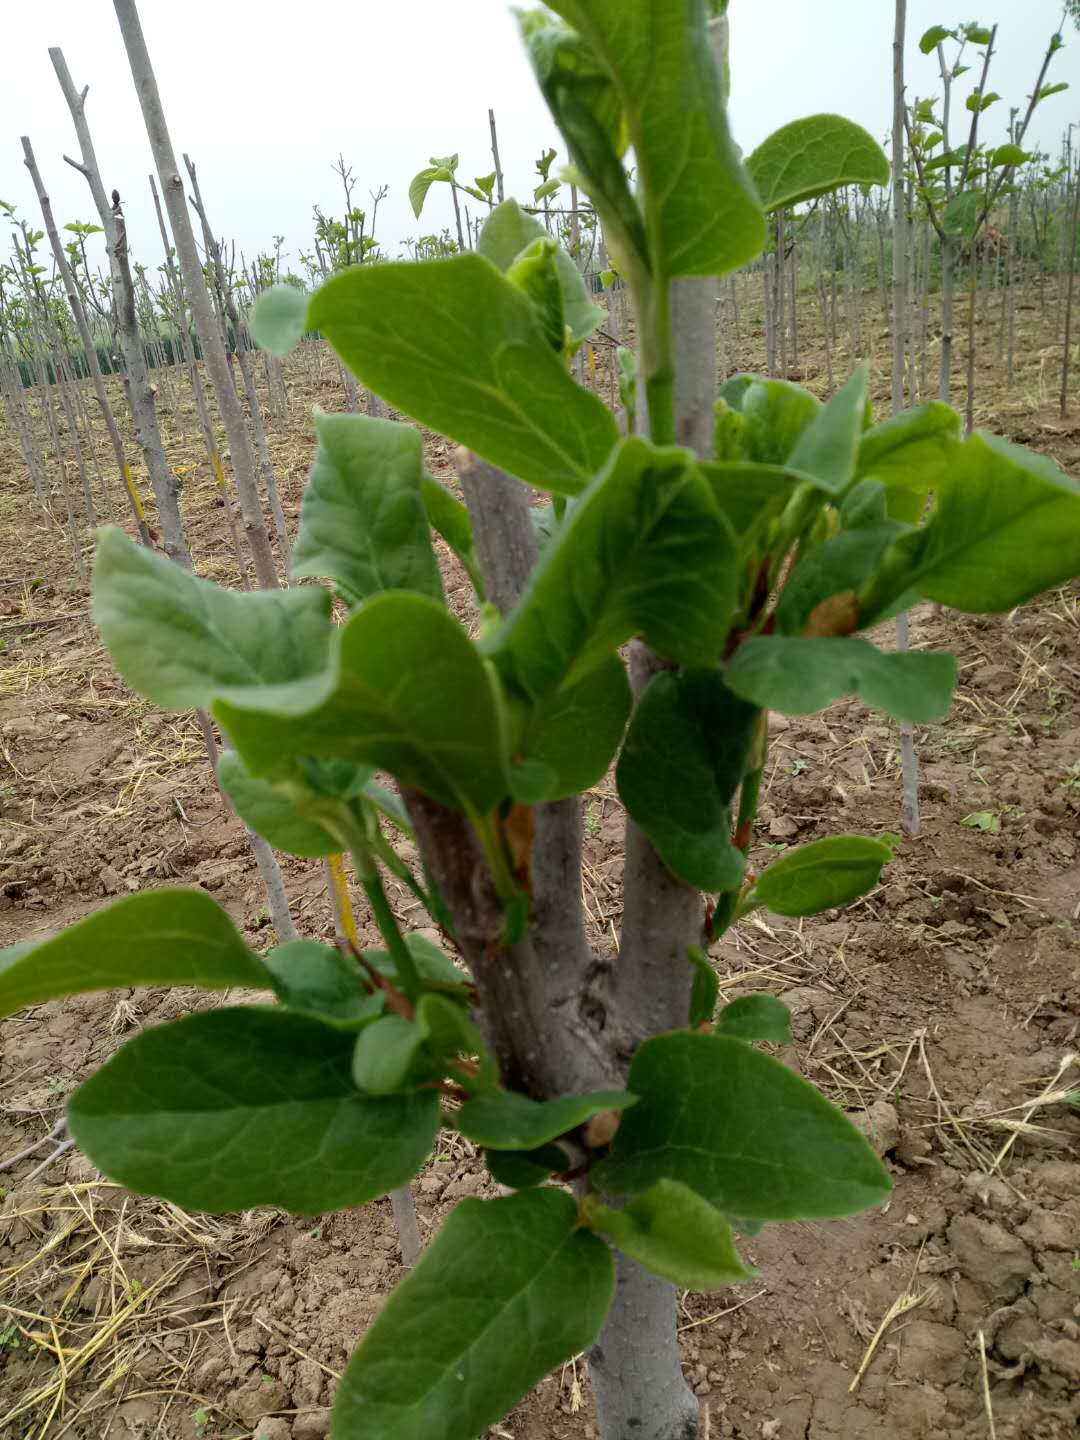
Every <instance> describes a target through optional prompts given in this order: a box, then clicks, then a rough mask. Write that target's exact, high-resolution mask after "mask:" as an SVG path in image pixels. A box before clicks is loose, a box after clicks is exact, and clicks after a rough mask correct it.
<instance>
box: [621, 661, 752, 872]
mask: <svg viewBox="0 0 1080 1440" xmlns="http://www.w3.org/2000/svg"><path fill="white" fill-rule="evenodd" d="M757 713H758V712H757V710H756V709H755V708H754V706H752V705H748V704H746V702H745V701H744V700H741V699H739V698H738V697H737V696H736V695H734V694H732V692H731V691H730V690H729V689H728V688H727V686H726V685H725V684H724V681H723V677H722V676H721V673H720V671H719V670H686V671H683V672H682V673H681V674H679V675H675V674H672V673H671V672H670V671H661V672H660V674H658V675H655V676H654V677H653V678H652V680H651V681H650V682H649V685H648V688H647V689H646V691H645V693H644V695H642V697H641V699H640V700H639V701H638V705H637V709H636V710H635V711H634V716H633V719H632V720H631V722H630V729H629V731H628V732H627V736H626V743H625V745H624V746H623V750H622V754H621V755H620V756H619V764H618V768H617V770H616V783H617V784H618V788H619V798H620V799H621V800H622V802H623V804H624V805H625V806H626V810H627V813H628V814H629V815H630V817H631V818H632V819H633V820H634V822H635V823H636V824H637V825H639V826H640V827H641V829H642V830H644V832H645V834H646V835H648V837H649V839H650V840H651V841H652V843H653V845H654V846H655V847H656V850H657V853H658V854H659V856H660V858H661V859H662V860H663V862H664V864H665V865H666V866H667V867H668V869H669V870H670V871H671V872H672V874H673V875H675V876H677V877H678V879H680V880H683V881H685V883H686V884H687V885H692V886H693V887H694V888H695V889H697V890H704V891H706V892H708V893H711V894H718V893H720V892H721V891H724V890H734V889H736V888H737V887H738V885H739V884H740V882H741V880H742V877H743V870H744V859H743V855H742V852H741V851H740V850H737V849H736V848H735V846H734V845H733V844H732V842H731V809H730V806H731V798H732V796H733V795H734V794H735V791H736V789H737V787H738V785H739V782H740V781H741V780H742V777H743V772H744V770H745V768H746V758H747V754H748V753H749V749H750V741H751V738H752V734H753V727H754V721H755V719H756V718H757Z"/></svg>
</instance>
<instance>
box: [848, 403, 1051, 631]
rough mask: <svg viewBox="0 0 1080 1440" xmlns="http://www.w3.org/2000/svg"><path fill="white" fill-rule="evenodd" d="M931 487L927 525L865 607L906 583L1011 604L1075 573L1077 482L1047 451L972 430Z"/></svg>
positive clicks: (963, 599) (998, 605)
mask: <svg viewBox="0 0 1080 1440" xmlns="http://www.w3.org/2000/svg"><path fill="white" fill-rule="evenodd" d="M936 495H937V504H936V506H935V508H934V512H933V514H932V515H931V517H930V520H929V522H928V523H927V525H926V526H925V528H924V529H922V530H920V531H917V532H916V533H914V534H912V535H908V536H905V537H903V538H902V539H901V540H899V541H897V543H896V545H895V547H894V551H893V554H892V563H891V564H890V563H889V557H886V565H885V566H884V567H883V572H882V574H881V575H880V576H879V577H878V578H876V579H874V580H871V582H870V584H869V586H868V595H867V609H868V611H869V612H871V613H876V612H877V610H878V608H879V607H881V608H883V607H884V605H885V604H887V603H888V602H889V601H890V600H891V599H892V598H893V597H894V596H895V595H896V594H898V593H900V592H901V591H903V590H906V589H908V588H914V589H915V590H917V591H918V592H919V594H920V595H924V596H925V597H926V598H927V599H928V600H937V601H939V602H940V603H941V604H942V605H951V606H953V607H954V608H955V609H957V610H965V611H967V612H969V613H972V614H982V613H986V612H991V613H993V612H998V611H1003V610H1011V609H1012V608H1013V606H1014V605H1021V604H1023V602H1024V601H1025V600H1030V599H1031V598H1032V596H1034V595H1038V594H1039V592H1040V591H1042V590H1046V589H1049V588H1050V587H1052V586H1054V585H1061V584H1063V583H1064V582H1065V581H1067V580H1071V579H1072V578H1073V577H1074V576H1075V575H1077V574H1080V481H1077V480H1075V479H1073V478H1072V476H1070V475H1066V474H1065V473H1064V472H1063V471H1061V470H1059V469H1058V468H1057V466H1056V465H1054V464H1053V463H1052V461H1050V460H1048V459H1046V457H1045V456H1042V455H1037V454H1035V453H1033V452H1032V451H1030V450H1025V449H1023V448H1022V447H1021V446H1019V445H1011V444H1009V443H1008V441H1005V440H999V439H998V438H997V437H996V436H993V435H987V434H985V433H984V432H982V431H978V432H976V433H975V434H974V435H972V436H971V437H970V439H968V440H967V441H965V442H964V444H962V445H958V446H957V447H956V450H955V453H954V455H953V457H952V460H951V462H950V464H949V466H948V467H947V469H945V470H943V472H942V474H941V476H940V477H939V479H938V481H937V486H936Z"/></svg>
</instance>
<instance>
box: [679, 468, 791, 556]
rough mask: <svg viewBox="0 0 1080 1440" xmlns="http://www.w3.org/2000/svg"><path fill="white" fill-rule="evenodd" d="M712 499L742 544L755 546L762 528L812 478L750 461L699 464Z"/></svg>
mask: <svg viewBox="0 0 1080 1440" xmlns="http://www.w3.org/2000/svg"><path fill="white" fill-rule="evenodd" d="M698 468H699V469H700V471H701V473H702V475H704V477H705V479H706V480H707V481H708V483H709V487H710V489H711V490H712V493H713V498H714V499H715V501H716V503H717V504H718V505H719V507H720V509H721V510H722V511H723V512H724V514H725V515H726V516H727V518H728V520H729V521H730V522H731V528H732V529H733V530H734V531H735V534H736V536H737V537H738V538H739V540H740V542H742V543H744V544H745V543H752V542H753V541H754V540H755V539H756V538H757V535H758V532H759V531H760V529H761V527H762V526H763V525H766V524H767V523H768V522H769V521H770V520H772V519H773V518H774V517H775V516H777V515H779V514H780V512H781V511H782V510H783V508H784V506H785V505H786V504H787V502H788V501H789V500H790V499H791V497H792V495H793V494H794V493H795V490H796V488H797V487H798V486H799V485H804V484H805V483H806V482H807V480H808V479H809V478H810V477H809V476H806V475H800V474H799V473H798V471H796V470H788V469H785V468H784V467H783V466H781V465H755V464H752V463H751V462H749V461H746V462H739V461H725V462H718V461H709V462H702V463H701V464H699V466H698Z"/></svg>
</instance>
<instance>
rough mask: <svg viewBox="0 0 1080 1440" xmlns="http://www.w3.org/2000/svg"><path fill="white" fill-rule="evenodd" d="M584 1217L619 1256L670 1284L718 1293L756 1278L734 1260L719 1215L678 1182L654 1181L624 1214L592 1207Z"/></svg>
mask: <svg viewBox="0 0 1080 1440" xmlns="http://www.w3.org/2000/svg"><path fill="white" fill-rule="evenodd" d="M588 1213H589V1219H590V1220H591V1222H592V1224H593V1225H594V1226H595V1228H596V1229H598V1230H603V1231H604V1232H605V1233H606V1234H608V1235H610V1236H611V1238H612V1240H614V1242H615V1244H616V1245H617V1246H618V1247H619V1249H620V1250H621V1251H622V1252H623V1254H624V1255H629V1256H630V1258H631V1260H636V1261H637V1262H638V1264H639V1265H644V1266H645V1268H646V1269H647V1270H652V1271H653V1272H654V1273H655V1274H657V1275H662V1276H663V1277H664V1279H665V1280H670V1281H671V1283H672V1284H673V1285H678V1286H681V1287H685V1288H686V1289H688V1290H719V1289H720V1288H721V1287H723V1286H725V1285H738V1284H739V1283H740V1282H741V1281H743V1280H749V1279H751V1278H752V1277H753V1275H754V1274H755V1273H756V1272H755V1271H753V1270H748V1269H747V1268H746V1266H745V1265H744V1264H743V1263H742V1261H741V1260H740V1259H739V1256H738V1253H737V1251H736V1249H735V1243H734V1241H733V1239H732V1236H731V1226H730V1225H729V1224H728V1222H727V1221H726V1220H725V1219H724V1217H723V1215H721V1214H720V1212H719V1210H716V1209H715V1208H714V1207H713V1206H712V1205H710V1204H709V1202H708V1201H707V1200H703V1199H702V1198H701V1196H700V1195H699V1194H697V1192H696V1191H694V1190H691V1189H690V1188H689V1186H687V1185H683V1184H681V1183H680V1181H678V1180H667V1179H662V1180H658V1181H657V1182H656V1184H655V1185H654V1186H653V1187H652V1189H651V1190H646V1192H645V1193H644V1195H639V1196H638V1197H637V1198H636V1199H634V1200H631V1201H630V1202H629V1204H628V1205H626V1206H625V1208H623V1209H615V1208H613V1207H612V1206H610V1205H593V1206H590V1208H589V1212H588Z"/></svg>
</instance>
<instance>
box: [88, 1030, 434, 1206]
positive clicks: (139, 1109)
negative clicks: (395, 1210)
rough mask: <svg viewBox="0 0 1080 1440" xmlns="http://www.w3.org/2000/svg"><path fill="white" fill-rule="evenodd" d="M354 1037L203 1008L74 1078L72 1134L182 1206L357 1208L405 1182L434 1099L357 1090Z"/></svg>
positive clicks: (105, 1162) (108, 1170)
mask: <svg viewBox="0 0 1080 1440" xmlns="http://www.w3.org/2000/svg"><path fill="white" fill-rule="evenodd" d="M354 1039H355V1037H354V1036H353V1035H351V1034H349V1033H347V1032H346V1031H343V1030H338V1029H335V1028H333V1027H331V1026H329V1025H324V1024H323V1023H322V1022H321V1021H318V1020H313V1019H310V1018H308V1017H307V1016H304V1015H297V1014H293V1013H290V1012H289V1011H287V1010H277V1009H275V1010H264V1009H259V1008H256V1007H247V1006H245V1007H239V1008H232V1009H224V1010H208V1011H204V1012H203V1013H202V1014H198V1015H189V1016H187V1017H186V1018H185V1019H183V1020H173V1021H171V1022H170V1023H169V1024H167V1025H157V1026H154V1027H153V1028H152V1029H149V1030H144V1031H142V1033H141V1034H139V1035H136V1036H135V1038H134V1039H133V1040H129V1041H128V1042H127V1044H126V1045H123V1046H122V1047H121V1048H120V1049H119V1050H118V1051H117V1052H116V1054H115V1055H113V1056H112V1058H111V1059H110V1060H107V1061H106V1062H105V1064H104V1065H103V1066H102V1067H101V1069H100V1070H98V1071H97V1073H96V1074H95V1075H92V1076H91V1077H90V1079H89V1080H86V1081H84V1082H83V1084H82V1085H80V1086H79V1088H78V1090H76V1092H75V1094H74V1095H73V1096H72V1097H71V1100H70V1101H69V1102H68V1109H67V1117H68V1128H69V1129H70V1131H71V1133H72V1135H73V1136H74V1138H75V1140H76V1142H77V1143H78V1145H79V1146H80V1147H81V1148H82V1150H83V1151H85V1153H86V1154H87V1155H88V1156H89V1158H90V1159H91V1160H92V1161H93V1163H94V1164H95V1165H97V1166H98V1167H99V1169H101V1170H103V1171H104V1172H105V1174H106V1175H108V1176H109V1177H110V1178H111V1179H113V1180H118V1181H119V1182H120V1183H121V1184H122V1185H127V1186H129V1187H130V1188H131V1189H132V1190H137V1191H138V1192H139V1193H140V1194H145V1195H161V1196H163V1197H164V1198H165V1199H166V1200H171V1201H173V1203H174V1204H176V1205H182V1206H184V1207H185V1208H186V1209H192V1210H214V1211H218V1212H220V1211H223V1210H244V1209H247V1208H249V1207H250V1206H252V1205H280V1206H282V1208H283V1209H286V1210H289V1211H291V1212H292V1213H293V1214H296V1215H314V1214H317V1213H318V1212H320V1211H324V1210H341V1209H343V1208H344V1207H345V1206H347V1205H362V1204H364V1203H365V1202H366V1201H368V1200H374V1199H375V1198H376V1196H379V1195H384V1194H386V1192H387V1191H388V1190H392V1189H394V1188H395V1187H396V1186H398V1185H403V1184H404V1183H405V1181H406V1180H408V1179H409V1177H410V1176H412V1175H415V1173H416V1171H417V1170H419V1168H420V1166H421V1165H422V1164H423V1163H424V1160H425V1159H426V1158H427V1156H428V1154H429V1153H430V1151H431V1146H432V1143H433V1141H434V1139H435V1132H436V1130H437V1129H438V1125H439V1101H438V1097H437V1096H436V1095H435V1094H434V1093H433V1092H431V1091H427V1092H425V1093H415V1094H412V1095H387V1096H378V1097H372V1096H366V1095H360V1094H358V1093H357V1091H356V1089H355V1088H354V1086H353V1084H352V1079H351V1076H350V1073H349V1066H350V1061H351V1058H352V1050H353V1043H354Z"/></svg>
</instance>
